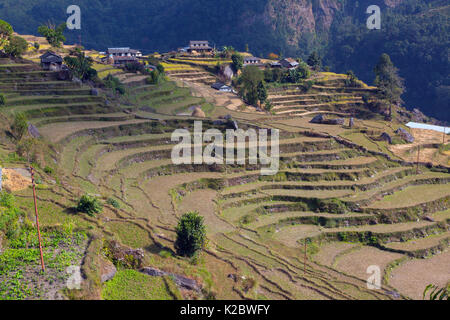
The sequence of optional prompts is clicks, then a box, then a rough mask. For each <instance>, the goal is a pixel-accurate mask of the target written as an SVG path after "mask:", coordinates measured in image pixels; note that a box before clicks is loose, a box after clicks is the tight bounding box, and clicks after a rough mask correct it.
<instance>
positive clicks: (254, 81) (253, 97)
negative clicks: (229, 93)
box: [239, 66, 264, 105]
mask: <svg viewBox="0 0 450 320" xmlns="http://www.w3.org/2000/svg"><path fill="white" fill-rule="evenodd" d="M263 79H264V74H263V72H262V71H261V70H259V68H258V67H257V66H247V67H245V68H244V69H243V70H242V74H241V77H240V79H239V82H240V83H241V84H242V86H241V90H240V95H241V96H242V97H243V98H244V99H245V100H246V101H247V103H249V104H252V105H255V104H256V103H257V102H258V85H259V84H260V82H262V81H263Z"/></svg>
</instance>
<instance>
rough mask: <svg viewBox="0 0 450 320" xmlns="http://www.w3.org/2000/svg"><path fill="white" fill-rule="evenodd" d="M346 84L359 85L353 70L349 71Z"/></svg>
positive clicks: (349, 85)
mask: <svg viewBox="0 0 450 320" xmlns="http://www.w3.org/2000/svg"><path fill="white" fill-rule="evenodd" d="M345 85H346V86H347V87H356V86H358V78H356V75H355V73H354V72H353V71H352V70H349V71H347V79H345Z"/></svg>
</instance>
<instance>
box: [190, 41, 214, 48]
mask: <svg viewBox="0 0 450 320" xmlns="http://www.w3.org/2000/svg"><path fill="white" fill-rule="evenodd" d="M196 45H197V46H196ZM189 48H196V49H199V48H200V49H212V48H211V47H210V46H209V42H208V41H197V40H195V41H189Z"/></svg>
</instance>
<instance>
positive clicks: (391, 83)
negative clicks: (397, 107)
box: [374, 53, 405, 116]
mask: <svg viewBox="0 0 450 320" xmlns="http://www.w3.org/2000/svg"><path fill="white" fill-rule="evenodd" d="M374 72H375V76H376V77H375V85H376V86H377V87H378V89H379V90H380V93H381V98H382V99H384V100H386V101H387V102H388V104H389V115H391V116H392V105H393V104H400V103H402V99H401V95H402V94H403V92H404V91H405V87H404V84H403V83H404V82H403V79H402V78H400V76H399V75H398V69H397V68H396V67H395V66H394V64H393V63H392V61H391V58H390V57H389V55H388V54H386V53H383V54H382V55H381V57H380V60H379V61H378V64H377V65H376V66H375V68H374Z"/></svg>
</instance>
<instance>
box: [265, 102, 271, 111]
mask: <svg viewBox="0 0 450 320" xmlns="http://www.w3.org/2000/svg"><path fill="white" fill-rule="evenodd" d="M264 109H266V111H267V112H272V110H273V104H272V103H271V102H270V101H269V100H266V104H265V105H264Z"/></svg>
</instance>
